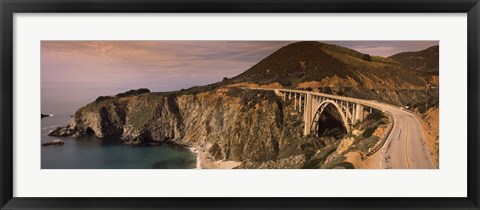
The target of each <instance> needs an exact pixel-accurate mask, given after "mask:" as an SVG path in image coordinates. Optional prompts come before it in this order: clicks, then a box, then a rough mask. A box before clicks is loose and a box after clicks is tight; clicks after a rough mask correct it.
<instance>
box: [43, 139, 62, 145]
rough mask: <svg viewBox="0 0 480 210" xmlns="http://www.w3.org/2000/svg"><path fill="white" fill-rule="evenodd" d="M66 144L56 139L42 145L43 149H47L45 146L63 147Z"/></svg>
mask: <svg viewBox="0 0 480 210" xmlns="http://www.w3.org/2000/svg"><path fill="white" fill-rule="evenodd" d="M63 144H65V142H63V141H62V140H60V139H55V140H53V141H51V142H47V143H43V144H42V147H45V146H50V145H63Z"/></svg>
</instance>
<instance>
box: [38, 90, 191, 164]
mask: <svg viewBox="0 0 480 210" xmlns="http://www.w3.org/2000/svg"><path fill="white" fill-rule="evenodd" d="M57 88H59V87H56V88H50V89H47V91H44V87H42V113H44V114H53V115H54V116H50V117H45V118H43V119H42V120H41V121H42V123H41V125H42V126H41V143H46V142H49V141H52V140H54V139H61V140H62V141H64V142H65V144H64V145H52V146H46V147H41V146H40V144H39V149H41V168H42V169H187V168H195V166H196V155H195V154H194V153H192V152H191V151H190V150H188V149H186V148H182V147H172V146H169V145H161V146H132V145H126V144H122V143H121V142H120V139H102V140H100V139H97V138H96V137H94V136H84V137H80V138H73V137H50V136H48V135H47V134H48V132H50V131H51V130H53V129H54V128H56V127H57V126H65V125H67V124H69V123H70V120H71V117H70V115H73V113H74V112H75V110H77V109H78V108H80V107H81V106H83V105H85V104H87V103H88V102H90V101H93V100H95V98H96V97H97V96H96V95H95V94H98V92H99V91H93V92H92V91H82V90H81V88H80V90H79V89H78V88H74V89H72V88H71V89H68V90H69V91H68V92H69V95H72V90H74V91H73V92H75V93H77V97H58V96H59V95H62V91H65V89H62V88H59V89H58V91H57V90H55V89H57ZM109 91H111V92H115V93H118V92H122V90H112V89H110V90H109ZM116 91H118V92H116ZM50 94H54V95H50ZM78 94H83V95H78ZM55 95H56V96H57V97H54V96H55ZM46 98H51V99H52V100H44V99H46ZM91 98H93V99H91ZM79 99H81V100H79ZM39 117H40V116H39Z"/></svg>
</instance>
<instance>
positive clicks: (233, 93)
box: [69, 89, 284, 161]
mask: <svg viewBox="0 0 480 210" xmlns="http://www.w3.org/2000/svg"><path fill="white" fill-rule="evenodd" d="M283 121H284V120H283V108H282V103H281V101H280V99H279V98H278V97H277V96H276V95H275V94H274V93H273V92H270V91H251V90H241V89H217V90H214V91H209V92H203V93H198V94H182V93H177V94H165V93H145V94H140V95H136V96H130V97H124V98H112V99H107V100H104V101H100V102H93V103H91V104H88V105H86V106H85V107H82V108H81V109H79V110H78V111H77V112H76V113H75V115H74V117H73V120H72V123H71V124H70V127H69V129H70V130H71V131H72V132H73V133H75V134H74V135H77V136H79V135H84V134H88V133H92V134H94V135H95V136H97V137H99V138H106V137H112V136H118V137H121V139H122V140H123V141H124V142H125V143H129V144H144V143H152V142H166V141H171V142H174V143H177V144H182V145H188V146H200V147H201V148H202V149H205V150H208V151H209V152H210V153H211V154H212V157H213V158H214V159H216V160H225V159H228V160H237V161H243V160H251V161H260V160H262V161H263V160H273V159H275V158H276V157H277V156H278V154H279V143H280V142H281V138H282V130H283Z"/></svg>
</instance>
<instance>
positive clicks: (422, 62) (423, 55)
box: [388, 45, 440, 72]
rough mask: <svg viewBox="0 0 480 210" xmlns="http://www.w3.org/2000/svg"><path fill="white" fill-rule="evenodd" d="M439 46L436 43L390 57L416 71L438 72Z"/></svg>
mask: <svg viewBox="0 0 480 210" xmlns="http://www.w3.org/2000/svg"><path fill="white" fill-rule="evenodd" d="M439 49H440V48H439V46H438V45H435V46H432V47H429V48H427V49H425V50H421V51H417V52H402V53H398V54H395V55H392V56H390V57H388V58H390V59H392V60H395V61H397V62H399V63H400V64H402V65H404V66H406V67H407V68H410V69H412V70H415V71H420V72H438V67H439Z"/></svg>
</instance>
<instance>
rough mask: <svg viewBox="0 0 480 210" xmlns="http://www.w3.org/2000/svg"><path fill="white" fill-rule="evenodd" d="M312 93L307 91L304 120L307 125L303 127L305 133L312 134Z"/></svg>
mask: <svg viewBox="0 0 480 210" xmlns="http://www.w3.org/2000/svg"><path fill="white" fill-rule="evenodd" d="M312 109H313V108H312V94H310V93H307V94H306V95H305V107H304V112H303V118H304V119H303V121H304V122H305V127H304V128H303V135H305V136H306V135H308V134H310V130H311V129H312V120H313V119H312V111H313V110H312Z"/></svg>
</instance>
